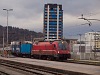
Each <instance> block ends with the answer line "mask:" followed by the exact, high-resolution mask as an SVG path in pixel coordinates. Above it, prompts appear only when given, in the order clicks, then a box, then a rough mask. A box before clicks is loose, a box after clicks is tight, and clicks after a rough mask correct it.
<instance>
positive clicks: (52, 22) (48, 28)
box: [43, 4, 63, 40]
mask: <svg viewBox="0 0 100 75" xmlns="http://www.w3.org/2000/svg"><path fill="white" fill-rule="evenodd" d="M43 33H44V36H45V40H59V39H62V38H63V10H62V5H59V4H45V5H44V27H43Z"/></svg>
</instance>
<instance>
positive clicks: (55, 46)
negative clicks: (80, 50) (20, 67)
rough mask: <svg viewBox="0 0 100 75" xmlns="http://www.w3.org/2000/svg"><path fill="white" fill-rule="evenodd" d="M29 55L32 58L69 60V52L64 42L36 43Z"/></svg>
mask: <svg viewBox="0 0 100 75" xmlns="http://www.w3.org/2000/svg"><path fill="white" fill-rule="evenodd" d="M31 55H32V56H33V57H34V58H41V59H50V60H66V59H67V58H70V50H69V45H68V44H67V42H66V41H54V42H38V43H35V44H33V48H32V52H31Z"/></svg>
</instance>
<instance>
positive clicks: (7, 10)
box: [3, 9, 13, 46]
mask: <svg viewBox="0 0 100 75" xmlns="http://www.w3.org/2000/svg"><path fill="white" fill-rule="evenodd" d="M3 10H5V11H6V12H7V46H8V15H9V13H8V12H9V11H13V9H3Z"/></svg>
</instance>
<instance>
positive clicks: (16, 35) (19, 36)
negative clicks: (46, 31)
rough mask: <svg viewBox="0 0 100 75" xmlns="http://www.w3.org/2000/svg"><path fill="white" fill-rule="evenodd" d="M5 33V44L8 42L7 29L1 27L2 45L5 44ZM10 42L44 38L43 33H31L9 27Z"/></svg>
mask: <svg viewBox="0 0 100 75" xmlns="http://www.w3.org/2000/svg"><path fill="white" fill-rule="evenodd" d="M3 31H4V39H5V43H6V42H7V27H3V26H1V25H0V44H2V42H3ZM8 34H9V36H8V39H9V40H8V41H9V43H10V42H11V41H32V40H33V38H41V37H43V33H41V32H39V33H37V32H35V31H30V30H27V29H21V28H17V27H11V26H9V27H8Z"/></svg>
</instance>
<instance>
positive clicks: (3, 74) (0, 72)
mask: <svg viewBox="0 0 100 75" xmlns="http://www.w3.org/2000/svg"><path fill="white" fill-rule="evenodd" d="M0 75H10V74H8V73H5V72H2V71H0Z"/></svg>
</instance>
